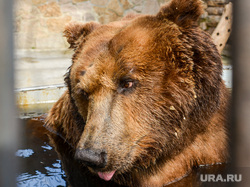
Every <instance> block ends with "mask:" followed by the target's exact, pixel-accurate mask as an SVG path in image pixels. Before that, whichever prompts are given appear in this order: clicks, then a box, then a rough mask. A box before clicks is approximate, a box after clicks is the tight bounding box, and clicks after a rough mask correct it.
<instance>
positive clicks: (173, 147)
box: [46, 0, 229, 187]
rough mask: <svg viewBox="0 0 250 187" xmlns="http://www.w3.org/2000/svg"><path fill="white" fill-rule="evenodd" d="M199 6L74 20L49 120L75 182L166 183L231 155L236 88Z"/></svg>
mask: <svg viewBox="0 0 250 187" xmlns="http://www.w3.org/2000/svg"><path fill="white" fill-rule="evenodd" d="M202 11H203V8H202V2H201V1H200V0H172V1H171V2H170V3H169V4H167V5H166V6H163V7H162V8H161V9H160V11H159V13H157V14H156V15H130V16H127V17H125V18H124V19H122V20H121V21H117V22H112V23H109V24H106V25H101V24H99V23H95V22H90V23H86V24H83V23H78V22H77V23H76V22H75V23H70V24H69V25H67V27H66V29H65V36H66V38H67V40H68V42H69V44H70V47H71V48H72V49H74V55H73V58H72V61H73V63H72V65H71V66H70V67H69V71H68V73H67V74H66V77H65V82H66V85H67V88H68V89H67V91H66V92H65V93H64V94H63V95H62V96H61V98H60V99H59V100H58V101H57V102H56V103H55V104H54V106H53V107H52V109H51V110H50V112H49V114H48V116H47V119H46V127H47V128H48V129H49V130H50V131H51V132H52V133H51V134H50V137H51V140H52V143H53V144H54V146H55V148H56V150H57V152H58V154H59V156H60V158H61V159H62V163H63V167H64V169H65V170H66V172H67V174H68V180H69V183H70V184H71V185H72V186H81V185H83V184H84V183H85V182H86V181H85V180H87V179H86V177H88V176H93V180H92V181H91V182H90V183H91V184H95V182H96V181H98V180H100V182H101V183H102V184H101V185H105V184H109V185H116V184H121V185H125V186H145V187H148V186H149V187H150V186H153V187H158V186H164V185H166V184H169V183H170V182H173V181H176V180H179V179H180V178H182V177H183V176H185V175H186V174H188V172H190V171H191V170H192V168H193V167H196V166H199V165H206V164H215V163H221V162H225V161H226V160H227V157H228V152H227V130H226V123H227V119H226V115H227V111H228V109H227V108H228V100H229V94H228V91H227V89H226V87H225V85H224V82H223V80H222V78H221V74H222V63H221V58H220V55H219V53H218V51H217V49H216V46H215V45H214V44H213V42H212V39H211V37H210V36H209V35H208V34H207V33H206V32H204V31H202V30H201V29H200V28H199V27H198V24H197V22H198V19H199V17H200V15H201V14H202ZM102 179H104V180H102ZM106 181H111V182H107V183H106ZM112 181H113V182H115V183H113V182H112ZM93 186H94V185H93Z"/></svg>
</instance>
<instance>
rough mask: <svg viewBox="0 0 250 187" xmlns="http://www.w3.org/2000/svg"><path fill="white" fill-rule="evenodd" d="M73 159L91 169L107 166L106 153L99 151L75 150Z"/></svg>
mask: <svg viewBox="0 0 250 187" xmlns="http://www.w3.org/2000/svg"><path fill="white" fill-rule="evenodd" d="M75 159H76V160H79V161H81V162H83V163H84V164H85V165H86V166H88V167H91V168H93V169H101V168H104V167H105V166H106V164H107V153H106V151H105V150H99V149H96V150H95V149H77V150H76V152H75Z"/></svg>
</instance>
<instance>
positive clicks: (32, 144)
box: [16, 118, 228, 187]
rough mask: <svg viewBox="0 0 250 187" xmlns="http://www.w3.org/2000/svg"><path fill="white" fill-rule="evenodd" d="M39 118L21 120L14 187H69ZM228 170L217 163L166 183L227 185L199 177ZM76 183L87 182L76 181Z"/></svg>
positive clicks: (174, 185)
mask: <svg viewBox="0 0 250 187" xmlns="http://www.w3.org/2000/svg"><path fill="white" fill-rule="evenodd" d="M41 119H42V118H34V119H33V120H31V119H22V120H21V125H22V128H21V129H22V132H21V137H22V138H23V139H22V141H21V143H20V145H19V148H18V150H17V151H16V157H17V158H18V161H19V163H20V169H19V171H18V176H17V186H18V187H33V186H35V187H60V186H67V185H68V184H67V181H66V174H65V172H64V171H63V169H62V164H61V161H60V159H58V156H57V154H56V152H55V150H54V148H53V147H52V146H51V145H50V144H49V139H48V137H47V135H46V132H47V130H46V129H45V128H44V127H43V122H42V120H41ZM227 167H228V165H226V164H217V165H213V166H202V167H199V168H196V169H194V170H193V171H192V172H190V173H189V174H188V175H187V176H185V177H184V178H182V179H180V180H179V181H177V182H174V183H172V184H169V185H168V187H183V186H192V187H200V186H227V185H228V183H226V182H220V181H219V182H212V183H211V182H210V183H209V182H204V181H201V174H211V173H212V174H218V173H224V174H225V171H227ZM79 181H88V180H87V179H82V178H79ZM103 182H104V181H102V183H101V185H98V186H104V185H105V186H109V187H110V186H118V185H110V184H107V185H106V183H103ZM85 184H86V185H85ZM88 184H89V183H88V182H87V183H86V182H84V185H83V186H91V185H88ZM91 184H93V183H91ZM95 184H96V183H95ZM98 184H99V183H98ZM92 186H93V185H92ZM95 186H96V185H95Z"/></svg>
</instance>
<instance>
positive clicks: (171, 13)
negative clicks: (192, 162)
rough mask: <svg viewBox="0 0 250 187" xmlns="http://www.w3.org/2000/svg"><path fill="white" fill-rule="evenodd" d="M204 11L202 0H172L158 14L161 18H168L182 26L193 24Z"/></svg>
mask: <svg viewBox="0 0 250 187" xmlns="http://www.w3.org/2000/svg"><path fill="white" fill-rule="evenodd" d="M202 13H203V5H202V2H201V0H172V1H171V2H170V3H168V4H167V5H165V6H163V7H162V8H161V9H160V11H159V13H158V14H157V15H156V17H157V18H159V19H162V20H163V19H168V20H170V21H172V22H174V23H176V24H177V25H178V26H180V27H186V26H192V25H194V24H197V21H198V19H199V17H200V16H201V14H202Z"/></svg>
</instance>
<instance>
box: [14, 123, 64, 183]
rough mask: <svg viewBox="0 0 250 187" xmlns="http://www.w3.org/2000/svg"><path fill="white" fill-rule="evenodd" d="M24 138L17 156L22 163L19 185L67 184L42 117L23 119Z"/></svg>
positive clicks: (18, 177)
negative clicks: (50, 143)
mask: <svg viewBox="0 0 250 187" xmlns="http://www.w3.org/2000/svg"><path fill="white" fill-rule="evenodd" d="M21 125H22V132H21V136H20V137H22V140H21V142H20V144H19V149H18V150H17V151H16V157H17V158H18V161H19V163H20V166H19V170H18V176H17V186H18V187H33V186H36V187H53V186H67V182H66V180H65V178H66V175H65V173H64V171H63V169H62V165H61V161H60V160H59V159H58V157H57V154H56V152H55V150H54V149H53V147H51V146H50V145H49V140H48V137H47V135H46V129H45V128H44V127H43V126H42V125H43V123H42V121H41V120H40V119H33V120H30V119H28V120H21Z"/></svg>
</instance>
